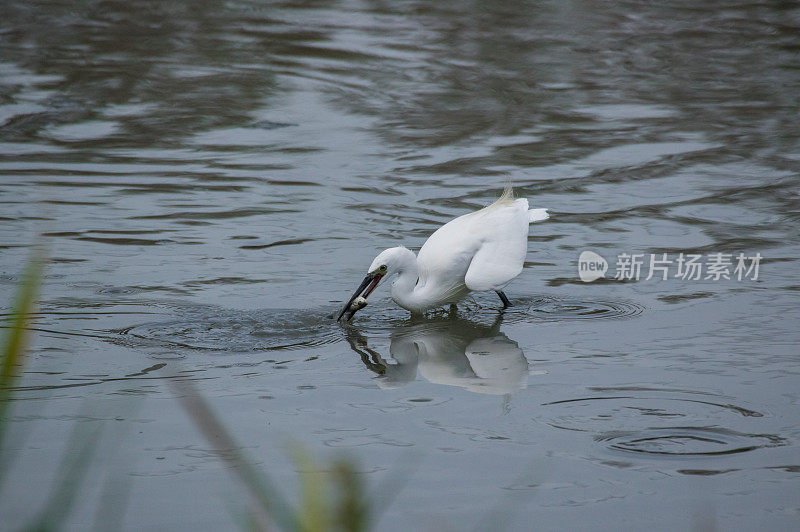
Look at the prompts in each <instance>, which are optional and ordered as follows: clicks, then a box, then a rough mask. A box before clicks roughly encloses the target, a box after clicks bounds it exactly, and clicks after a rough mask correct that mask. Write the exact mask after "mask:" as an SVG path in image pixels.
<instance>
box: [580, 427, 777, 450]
mask: <svg viewBox="0 0 800 532" xmlns="http://www.w3.org/2000/svg"><path fill="white" fill-rule="evenodd" d="M595 440H597V441H602V442H605V443H606V444H607V445H608V447H609V448H611V449H614V450H617V451H625V452H630V453H641V454H651V455H669V456H713V455H723V454H736V453H745V452H748V451H753V450H755V449H761V448H763V447H778V446H780V445H785V443H786V440H785V439H784V438H781V437H780V436H775V435H772V434H745V433H741V432H736V431H733V430H729V429H724V428H717V427H664V428H661V429H651V430H643V431H637V432H631V433H625V434H619V433H608V434H605V435H599V436H597V437H596V438H595Z"/></svg>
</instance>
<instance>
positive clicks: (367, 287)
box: [336, 272, 383, 321]
mask: <svg viewBox="0 0 800 532" xmlns="http://www.w3.org/2000/svg"><path fill="white" fill-rule="evenodd" d="M382 277H383V275H382V274H380V273H377V272H375V273H368V274H367V276H366V277H364V280H363V281H361V284H360V285H359V286H358V288H357V289H356V291H355V292H353V295H352V296H351V297H350V299H349V300H348V301H347V303H346V304H345V305H344V307H343V308H342V311H341V312H340V313H339V316H338V317H337V318H336V320H337V321H338V320H341V319H342V316H344V313H345V312H347V311H348V310H349V309H350V305H351V304H352V303H353V301H355V299H356V298H357V297H358V296H363V297H364V299H366V298H367V297H369V295H370V294H371V293H372V291H373V290H375V287H376V286H378V283H379V282H380V281H381V278H382ZM362 292H363V294H362ZM353 314H355V311H353V312H352V313H351V314H350V316H349V317H348V319H350V318H352V317H353Z"/></svg>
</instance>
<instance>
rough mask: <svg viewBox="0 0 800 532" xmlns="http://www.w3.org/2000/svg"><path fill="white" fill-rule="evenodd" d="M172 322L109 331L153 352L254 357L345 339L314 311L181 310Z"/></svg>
mask: <svg viewBox="0 0 800 532" xmlns="http://www.w3.org/2000/svg"><path fill="white" fill-rule="evenodd" d="M171 311H172V313H173V314H174V315H175V316H173V318H177V319H171V320H165V321H158V322H148V323H142V324H138V325H132V326H130V327H126V328H124V329H117V330H113V331H109V332H111V333H114V335H113V336H111V337H110V338H109V340H110V341H112V342H114V343H119V344H123V345H127V346H136V347H148V348H161V349H163V348H172V349H191V350H205V351H233V352H252V351H269V350H278V349H286V350H292V349H302V348H307V347H313V346H318V345H324V344H329V343H333V342H336V341H339V340H341V331H340V330H339V328H338V327H335V326H333V325H332V323H331V321H330V320H328V319H327V317H326V315H324V314H322V313H320V312H314V311H273V310H263V311H238V310H227V309H222V308H216V307H177V308H173V309H171Z"/></svg>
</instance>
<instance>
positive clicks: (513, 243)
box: [464, 199, 530, 291]
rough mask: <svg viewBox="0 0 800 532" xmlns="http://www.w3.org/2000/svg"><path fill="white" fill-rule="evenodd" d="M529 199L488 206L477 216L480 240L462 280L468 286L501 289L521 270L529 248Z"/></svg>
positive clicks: (481, 288)
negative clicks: (489, 207) (483, 213)
mask: <svg viewBox="0 0 800 532" xmlns="http://www.w3.org/2000/svg"><path fill="white" fill-rule="evenodd" d="M529 223H530V218H529V214H528V201H527V200H525V199H518V200H516V201H514V202H513V203H511V204H505V205H499V206H497V207H496V208H492V209H488V210H487V211H486V213H485V215H484V216H483V217H482V219H481V220H480V225H479V227H480V229H479V231H480V233H481V236H482V238H481V244H480V247H479V248H478V250H477V252H475V254H474V255H473V257H472V261H471V262H470V265H469V268H468V269H467V273H466V275H465V276H464V284H466V285H467V288H469V289H470V290H478V291H480V290H500V289H501V288H503V286H505V285H506V284H508V282H509V281H511V280H512V279H513V278H514V277H516V276H517V275H519V274H520V272H522V266H523V264H524V263H525V254H526V253H527V251H528V224H529Z"/></svg>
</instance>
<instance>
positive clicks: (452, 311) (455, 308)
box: [450, 303, 458, 317]
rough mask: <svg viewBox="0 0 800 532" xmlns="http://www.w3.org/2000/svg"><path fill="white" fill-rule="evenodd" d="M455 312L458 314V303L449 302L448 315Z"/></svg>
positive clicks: (453, 314)
mask: <svg viewBox="0 0 800 532" xmlns="http://www.w3.org/2000/svg"><path fill="white" fill-rule="evenodd" d="M456 314H458V305H456V304H455V303H450V316H451V317H452V316H455V315H456Z"/></svg>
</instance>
